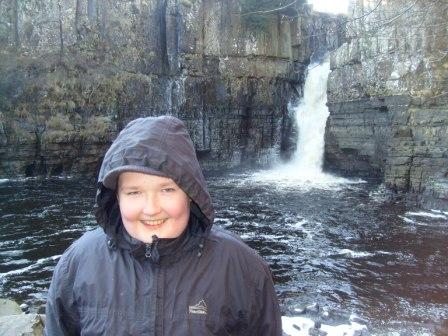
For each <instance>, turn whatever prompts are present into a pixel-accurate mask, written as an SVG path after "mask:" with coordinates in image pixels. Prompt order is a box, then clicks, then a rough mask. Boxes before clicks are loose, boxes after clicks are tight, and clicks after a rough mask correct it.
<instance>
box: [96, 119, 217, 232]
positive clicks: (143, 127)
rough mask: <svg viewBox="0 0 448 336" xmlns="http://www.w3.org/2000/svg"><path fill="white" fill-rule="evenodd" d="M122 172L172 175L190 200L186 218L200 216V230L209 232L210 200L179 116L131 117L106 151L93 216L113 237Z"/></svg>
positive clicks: (211, 220)
mask: <svg viewBox="0 0 448 336" xmlns="http://www.w3.org/2000/svg"><path fill="white" fill-rule="evenodd" d="M125 171H134V172H141V173H147V174H153V175H158V176H163V177H169V178H171V179H172V180H173V181H174V182H175V183H176V184H177V185H178V186H179V187H180V188H181V189H182V190H183V191H184V192H185V193H186V194H187V195H188V196H189V197H190V198H191V200H192V203H191V211H190V212H191V214H190V217H192V216H191V215H193V216H194V217H195V218H196V219H197V220H198V222H199V223H200V225H201V226H202V227H201V231H203V233H208V232H209V231H210V229H211V226H212V223H213V205H212V200H211V197H210V194H209V193H208V191H207V187H206V184H205V179H204V176H203V174H202V170H201V167H200V166H199V162H198V160H197V157H196V152H195V149H194V145H193V142H192V141H191V139H190V136H189V134H188V131H187V129H186V127H185V125H184V124H183V122H182V121H180V120H179V119H177V118H175V117H172V116H159V117H147V118H139V119H135V120H133V121H131V122H130V123H129V124H128V125H127V126H126V127H125V128H124V129H123V130H122V131H121V132H120V133H119V134H118V136H117V138H116V139H115V141H114V142H113V143H112V145H111V146H110V148H109V150H108V151H107V152H106V155H105V156H104V159H103V163H102V165H101V169H100V173H99V175H98V189H97V196H96V210H95V216H96V219H97V222H98V224H99V225H100V226H102V227H103V228H104V230H105V232H106V233H107V234H108V236H112V238H113V237H114V236H115V235H116V234H117V232H118V229H119V228H118V226H119V225H118V224H117V222H121V216H120V214H119V210H118V205H117V201H116V192H115V189H116V186H117V180H118V176H119V175H120V174H121V173H123V172H125ZM119 217H120V219H119V220H118V221H117V219H118V218H119Z"/></svg>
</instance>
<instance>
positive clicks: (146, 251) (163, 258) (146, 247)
mask: <svg viewBox="0 0 448 336" xmlns="http://www.w3.org/2000/svg"><path fill="white" fill-rule="evenodd" d="M114 231H115V234H114V235H112V234H111V233H112V232H111V230H109V232H106V234H107V237H108V245H109V247H111V248H115V247H117V248H120V249H123V250H127V251H129V253H131V254H132V255H133V256H134V257H135V258H137V259H140V260H143V259H149V260H150V261H151V262H153V263H155V264H161V265H162V264H163V265H165V264H172V263H174V262H176V261H178V260H179V259H180V258H181V257H182V256H183V255H185V253H186V252H189V251H193V250H194V249H196V250H197V255H198V257H200V256H201V255H202V250H203V248H204V242H205V237H206V236H207V235H208V232H209V231H208V230H207V231H204V230H203V226H201V224H200V222H199V220H198V219H197V218H196V217H195V216H194V214H191V215H190V220H189V223H188V226H187V228H186V229H185V231H184V232H183V233H182V234H181V235H180V236H179V237H177V238H174V239H173V238H158V237H157V236H154V240H153V242H152V243H150V244H147V243H144V242H141V241H139V240H138V239H135V238H133V237H131V236H130V235H129V233H128V232H127V231H126V229H125V228H124V226H123V224H122V221H121V218H119V219H118V220H117V222H116V230H114Z"/></svg>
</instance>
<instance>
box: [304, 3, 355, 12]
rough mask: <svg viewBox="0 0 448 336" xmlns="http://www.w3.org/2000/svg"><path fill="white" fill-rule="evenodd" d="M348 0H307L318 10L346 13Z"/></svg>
mask: <svg viewBox="0 0 448 336" xmlns="http://www.w3.org/2000/svg"><path fill="white" fill-rule="evenodd" d="M348 1H349V0H308V3H309V4H311V5H313V9H314V10H315V11H318V12H329V13H334V14H339V13H343V14H347V8H348Z"/></svg>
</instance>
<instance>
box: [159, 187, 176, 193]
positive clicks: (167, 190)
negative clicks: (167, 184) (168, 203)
mask: <svg viewBox="0 0 448 336" xmlns="http://www.w3.org/2000/svg"><path fill="white" fill-rule="evenodd" d="M162 191H163V192H174V191H176V189H174V188H164V189H162Z"/></svg>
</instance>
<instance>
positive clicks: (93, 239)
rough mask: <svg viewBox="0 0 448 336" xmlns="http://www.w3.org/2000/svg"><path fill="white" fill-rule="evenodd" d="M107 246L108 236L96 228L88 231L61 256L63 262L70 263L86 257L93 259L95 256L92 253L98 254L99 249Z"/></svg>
mask: <svg viewBox="0 0 448 336" xmlns="http://www.w3.org/2000/svg"><path fill="white" fill-rule="evenodd" d="M106 246H107V236H106V234H105V233H104V231H103V229H101V228H96V229H94V230H91V231H87V232H85V233H84V234H83V235H82V236H81V237H80V238H78V239H77V240H75V241H74V242H73V243H72V244H71V245H70V246H69V247H68V248H67V250H65V252H64V254H63V255H62V256H61V262H62V263H68V262H70V261H72V260H73V259H75V260H76V259H82V258H83V257H84V256H86V257H89V256H90V257H91V256H92V255H93V254H92V253H95V252H98V249H102V248H104V247H106Z"/></svg>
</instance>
